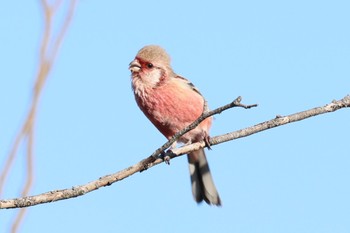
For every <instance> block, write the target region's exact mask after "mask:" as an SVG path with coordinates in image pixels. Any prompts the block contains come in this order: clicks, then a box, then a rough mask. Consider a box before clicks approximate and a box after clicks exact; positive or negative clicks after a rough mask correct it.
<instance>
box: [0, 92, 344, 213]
mask: <svg viewBox="0 0 350 233" xmlns="http://www.w3.org/2000/svg"><path fill="white" fill-rule="evenodd" d="M238 100H239V101H238V102H236V103H234V102H235V101H234V102H232V103H230V104H228V105H225V106H223V107H221V108H218V109H215V110H213V111H211V112H206V113H204V114H203V115H202V116H201V117H200V118H198V120H197V121H195V122H194V123H193V125H195V123H196V124H199V122H201V121H202V120H204V119H205V118H206V117H210V116H212V115H214V114H218V113H221V112H222V111H224V110H226V109H229V108H231V107H233V106H239V107H244V108H250V107H254V106H255V105H248V106H246V105H243V104H241V103H240V98H239V99H238ZM231 105H232V106H231ZM230 106H231V107H230ZM348 107H350V96H349V95H348V96H345V97H344V98H343V99H341V100H338V101H332V102H331V103H330V104H327V105H325V106H323V107H317V108H313V109H310V110H306V111H303V112H299V113H295V114H291V115H288V116H284V117H282V116H277V117H276V118H274V119H272V120H269V121H265V122H262V123H260V124H257V125H254V126H251V127H248V128H245V129H241V130H238V131H235V132H231V133H228V134H224V135H220V136H216V137H213V138H211V140H210V143H211V145H217V144H220V143H224V142H227V141H230V140H234V139H238V138H242V137H246V136H249V135H252V134H254V133H258V132H261V131H264V130H267V129H271V128H275V127H278V126H282V125H285V124H288V123H292V122H296V121H300V120H304V119H307V118H309V117H312V116H316V115H320V114H324V113H330V112H334V111H336V110H339V109H342V108H348ZM191 127H192V124H191ZM191 127H190V126H189V127H186V130H187V128H191ZM193 127H195V126H193ZM186 130H185V129H184V130H182V131H181V133H183V132H184V133H186V132H188V131H186ZM189 130H190V129H189ZM181 133H180V132H179V133H178V134H176V135H181ZM164 145H167V144H164ZM169 145H171V143H169ZM205 146H206V145H205V143H204V142H198V143H194V144H191V145H187V146H183V147H180V148H176V149H174V150H173V153H174V154H173V156H172V157H173V158H174V157H178V156H181V155H183V154H188V153H190V152H191V151H194V150H198V149H200V148H203V147H205ZM161 148H163V146H162V147H161ZM166 148H167V147H166V146H165V149H166ZM157 151H158V150H157ZM155 153H156V152H155ZM150 158H153V157H152V156H150V157H148V158H147V159H144V160H142V161H140V162H138V163H137V164H135V165H133V166H130V167H128V168H126V169H124V170H121V171H119V172H116V173H114V174H111V175H106V176H104V177H100V178H99V179H98V180H94V181H91V182H89V183H87V184H84V185H79V186H75V187H73V188H70V189H62V190H54V191H50V192H47V193H43V194H39V195H36V196H28V197H23V198H15V199H8V200H0V209H10V208H23V207H29V206H34V205H38V204H43V203H48V202H54V201H59V200H64V199H68V198H73V197H78V196H81V195H84V194H86V193H89V192H91V191H94V190H97V189H99V188H101V187H105V186H109V185H111V184H113V183H115V182H118V181H120V180H123V179H125V178H127V177H129V176H131V175H133V174H135V173H136V172H140V171H142V170H144V165H145V161H146V160H149V159H150ZM162 162H163V160H162V159H161V158H157V159H155V160H154V161H153V162H151V163H150V164H149V165H148V167H152V166H155V165H157V164H159V163H162Z"/></svg>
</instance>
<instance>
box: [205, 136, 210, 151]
mask: <svg viewBox="0 0 350 233" xmlns="http://www.w3.org/2000/svg"><path fill="white" fill-rule="evenodd" d="M204 143H205V145H206V146H207V147H208V150H211V147H210V136H209V135H208V136H206V137H204Z"/></svg>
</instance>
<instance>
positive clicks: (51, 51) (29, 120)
mask: <svg viewBox="0 0 350 233" xmlns="http://www.w3.org/2000/svg"><path fill="white" fill-rule="evenodd" d="M40 3H41V5H42V8H43V14H44V31H43V36H42V40H41V47H40V53H39V65H38V67H39V68H38V73H37V75H36V79H35V85H34V91H33V97H32V100H31V105H30V109H29V112H28V115H27V117H26V119H25V121H24V123H23V126H22V128H21V130H20V132H19V133H18V134H17V136H16V138H15V141H14V144H13V146H12V149H11V150H10V153H9V154H8V157H7V159H6V160H5V165H4V169H3V170H2V172H1V175H0V195H1V193H2V190H3V188H4V185H5V181H6V179H7V177H8V175H9V172H10V170H11V167H12V164H13V161H14V159H15V158H16V156H17V155H18V154H17V151H18V149H19V146H20V145H21V143H24V145H25V146H26V160H27V163H26V164H27V171H26V172H27V174H26V181H25V184H24V187H23V190H22V192H21V196H27V195H28V193H29V191H30V189H31V187H32V184H33V174H34V172H33V170H34V168H33V165H34V162H33V145H34V134H35V133H34V129H35V119H36V114H37V109H38V104H39V100H40V95H41V93H42V90H43V87H44V85H45V83H46V81H47V78H48V75H49V73H50V71H51V68H52V66H53V64H54V62H55V58H56V55H57V52H58V50H59V47H60V45H61V43H62V41H63V38H64V35H65V33H66V31H67V29H68V27H69V24H70V22H71V19H72V17H73V15H74V10H75V7H76V4H77V0H72V1H70V2H69V5H68V10H67V13H66V15H65V17H64V19H63V24H62V25H61V26H60V27H59V28H58V35H57V36H53V32H52V27H53V26H54V15H55V13H57V12H58V10H59V8H60V6H61V3H62V1H61V0H57V1H56V2H55V3H54V4H52V5H50V4H49V1H48V0H41V1H40ZM24 213H25V209H21V210H20V211H19V212H18V214H17V215H16V218H15V220H14V223H13V225H12V229H11V232H17V230H18V227H19V225H20V223H21V221H22V219H23V217H24Z"/></svg>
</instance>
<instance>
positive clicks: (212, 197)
mask: <svg viewBox="0 0 350 233" xmlns="http://www.w3.org/2000/svg"><path fill="white" fill-rule="evenodd" d="M187 158H188V162H189V168H190V175H191V185H192V193H193V197H194V199H195V200H196V202H198V203H199V202H201V201H203V200H204V201H205V202H206V203H208V204H209V205H217V206H221V200H220V197H219V194H218V192H217V190H216V187H215V184H214V181H213V178H212V176H211V174H210V169H209V165H208V161H207V158H206V156H205V153H204V149H200V150H197V151H193V152H191V153H190V154H188V156H187Z"/></svg>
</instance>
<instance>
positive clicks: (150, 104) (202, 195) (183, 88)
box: [129, 45, 221, 206]
mask: <svg viewBox="0 0 350 233" xmlns="http://www.w3.org/2000/svg"><path fill="white" fill-rule="evenodd" d="M129 69H130V71H131V73H132V75H131V78H132V88H133V91H134V94H135V99H136V102H137V104H138V106H139V107H140V109H141V110H142V112H143V113H144V114H145V115H146V116H147V118H148V119H149V120H150V121H151V122H152V123H153V124H154V126H155V127H157V129H158V130H159V131H160V132H161V133H162V134H163V135H164V136H165V137H166V138H167V139H170V138H171V137H172V136H173V135H174V134H175V133H177V132H178V131H180V130H181V129H183V128H185V127H186V126H188V125H189V124H191V123H192V122H193V121H195V120H196V119H197V118H198V117H199V116H200V115H201V114H202V112H203V106H204V98H203V96H202V95H201V94H200V93H199V91H198V89H197V88H195V87H194V85H193V84H192V83H191V82H189V81H188V80H187V79H185V78H183V77H181V76H179V75H177V74H176V73H175V72H174V71H173V69H172V68H171V66H170V57H169V55H168V54H167V53H166V51H165V50H164V49H163V48H161V47H159V46H156V45H149V46H145V47H144V48H142V49H141V50H140V51H139V52H138V53H137V55H136V57H135V59H134V60H133V61H132V62H131V63H130V65H129ZM211 123H212V118H207V119H206V120H204V121H202V122H201V123H200V124H199V125H198V126H197V127H196V128H195V129H193V130H191V131H190V132H188V133H186V134H185V135H183V136H182V137H180V138H179V140H178V141H179V142H182V143H193V142H198V141H202V140H205V141H208V138H209V129H210V126H211ZM187 157H188V162H189V168H190V173H191V183H192V192H193V196H194V199H195V200H196V202H198V203H199V202H201V201H203V200H204V201H205V202H206V203H208V204H211V205H218V206H220V205H221V201H220V197H219V194H218V192H217V190H216V187H215V185H214V182H213V179H212V177H211V174H210V170H209V166H208V162H207V159H206V156H205V153H204V150H203V149H200V150H197V151H193V152H191V153H190V154H188V156H187Z"/></svg>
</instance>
